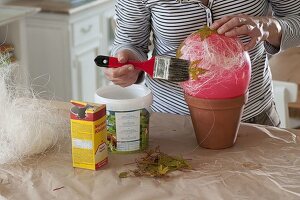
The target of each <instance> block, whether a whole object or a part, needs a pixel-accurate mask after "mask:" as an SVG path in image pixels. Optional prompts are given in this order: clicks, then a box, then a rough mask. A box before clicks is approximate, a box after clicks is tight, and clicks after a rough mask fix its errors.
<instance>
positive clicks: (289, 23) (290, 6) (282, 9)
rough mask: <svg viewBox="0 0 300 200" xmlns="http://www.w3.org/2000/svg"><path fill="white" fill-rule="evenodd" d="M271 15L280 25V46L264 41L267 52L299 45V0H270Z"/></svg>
mask: <svg viewBox="0 0 300 200" xmlns="http://www.w3.org/2000/svg"><path fill="white" fill-rule="evenodd" d="M270 3H271V6H272V10H273V15H274V17H275V18H276V19H277V21H278V22H279V24H280V25H281V27H282V38H281V44H280V48H275V47H274V46H272V45H271V44H269V43H268V42H265V49H266V51H267V53H269V54H276V53H278V52H279V51H281V50H286V49H288V48H290V47H296V46H299V45H300V28H299V27H300V0H285V1H282V0H270Z"/></svg>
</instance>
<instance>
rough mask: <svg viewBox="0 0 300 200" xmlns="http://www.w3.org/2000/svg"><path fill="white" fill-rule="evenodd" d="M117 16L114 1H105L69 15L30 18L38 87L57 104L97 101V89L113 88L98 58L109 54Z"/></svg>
mask: <svg viewBox="0 0 300 200" xmlns="http://www.w3.org/2000/svg"><path fill="white" fill-rule="evenodd" d="M113 16H114V1H111V0H107V1H105V0H104V1H97V2H95V3H94V4H93V6H90V7H89V6H87V5H85V6H84V9H77V10H76V11H72V12H68V13H55V12H41V13H39V14H37V15H35V16H32V17H30V18H28V19H27V20H26V29H27V42H28V47H29V48H28V66H29V72H30V76H31V80H34V85H40V86H42V88H44V89H45V90H47V91H50V94H51V95H52V97H54V98H55V99H57V100H63V101H69V100H70V99H75V100H83V101H93V99H94V93H95V91H96V89H97V88H99V87H102V86H104V85H107V84H109V82H108V81H107V80H106V79H105V77H104V75H103V73H102V71H101V69H100V68H99V67H97V66H96V65H95V63H94V58H95V57H96V56H97V55H99V54H100V53H101V54H104V55H108V54H109V49H110V46H111V44H112V40H113V34H114V33H113V31H114V30H113V28H112V27H113V26H112V24H111V23H110V22H111V18H112V17H113ZM111 34H112V35H111ZM51 95H50V98H51Z"/></svg>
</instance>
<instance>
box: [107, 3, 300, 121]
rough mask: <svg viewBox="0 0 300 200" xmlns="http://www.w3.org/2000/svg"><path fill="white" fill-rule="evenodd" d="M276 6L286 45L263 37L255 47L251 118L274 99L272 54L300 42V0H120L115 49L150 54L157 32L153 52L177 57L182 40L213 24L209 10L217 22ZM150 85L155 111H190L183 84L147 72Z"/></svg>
mask: <svg viewBox="0 0 300 200" xmlns="http://www.w3.org/2000/svg"><path fill="white" fill-rule="evenodd" d="M270 6H271V8H272V10H273V15H274V17H276V18H277V20H278V22H279V23H280V25H281V26H282V31H283V32H282V39H281V46H280V48H279V49H277V48H275V47H273V46H271V45H270V44H269V43H267V42H261V43H259V44H258V45H257V46H256V47H255V48H254V49H252V50H250V51H249V54H250V58H251V63H252V77H251V81H250V86H249V99H248V102H247V104H246V106H245V109H244V114H243V117H242V120H247V119H249V118H252V117H254V116H256V115H258V114H260V113H261V112H262V111H263V110H264V109H265V108H266V107H267V106H268V105H269V103H270V102H271V101H272V99H273V96H272V84H271V80H272V76H271V72H270V69H269V65H268V60H267V55H266V54H267V53H269V54H275V53H278V52H279V51H280V50H284V49H287V48H289V47H293V46H297V45H299V44H300V29H299V27H300V0H285V1H282V0H209V2H208V5H207V6H204V5H203V4H202V3H201V1H200V0H181V1H180V0H117V3H116V22H117V28H116V33H115V42H114V47H113V50H112V54H113V55H115V54H116V53H117V52H118V51H120V50H122V49H130V50H131V51H133V52H134V53H135V54H136V56H137V57H138V58H139V59H140V60H145V59H148V58H147V53H148V51H149V50H148V49H149V48H148V47H149V37H150V33H151V31H152V32H153V45H154V50H153V55H154V56H155V55H167V56H174V57H175V55H176V50H177V48H178V46H179V45H180V43H181V42H182V41H183V40H184V39H185V38H186V37H187V36H188V35H190V34H191V33H192V32H194V31H196V30H198V29H199V28H201V27H203V26H204V25H207V24H208V23H209V19H210V18H209V15H211V16H212V18H211V19H212V21H214V20H217V19H221V18H222V17H224V16H227V15H236V14H246V15H251V16H265V15H267V13H268V10H269V8H270ZM208 14H209V15H208ZM240 38H241V40H242V41H243V42H245V43H246V42H249V41H250V38H249V37H248V36H242V37H240ZM283 67H284V66H283ZM146 85H147V86H148V87H149V88H150V89H151V90H152V92H153V97H154V102H153V105H152V109H153V111H156V112H167V113H175V114H189V110H188V107H187V105H186V103H185V101H184V96H183V90H182V88H181V87H179V85H178V84H177V83H174V82H169V81H166V80H157V79H151V78H149V77H146Z"/></svg>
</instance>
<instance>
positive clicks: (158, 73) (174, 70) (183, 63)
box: [153, 56, 189, 82]
mask: <svg viewBox="0 0 300 200" xmlns="http://www.w3.org/2000/svg"><path fill="white" fill-rule="evenodd" d="M153 78H158V79H165V80H169V81H174V82H182V81H187V80H188V79H189V61H187V60H183V59H178V58H171V57H167V56H156V57H155V63H154V72H153Z"/></svg>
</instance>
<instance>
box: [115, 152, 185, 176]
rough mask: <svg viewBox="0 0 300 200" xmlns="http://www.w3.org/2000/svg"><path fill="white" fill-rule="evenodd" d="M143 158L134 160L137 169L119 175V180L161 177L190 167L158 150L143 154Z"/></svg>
mask: <svg viewBox="0 0 300 200" xmlns="http://www.w3.org/2000/svg"><path fill="white" fill-rule="evenodd" d="M145 154H146V155H145V156H144V157H141V158H139V159H137V160H136V166H137V168H136V169H134V170H131V171H128V172H122V173H120V174H119V177H120V178H127V177H129V176H136V177H139V176H148V177H163V176H166V175H167V174H168V173H170V172H172V171H176V170H182V169H189V168H190V165H189V164H188V163H187V161H186V160H184V159H183V158H180V157H173V156H169V155H167V154H165V153H162V152H160V150H159V148H158V147H157V148H155V149H151V150H148V151H146V152H145Z"/></svg>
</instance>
